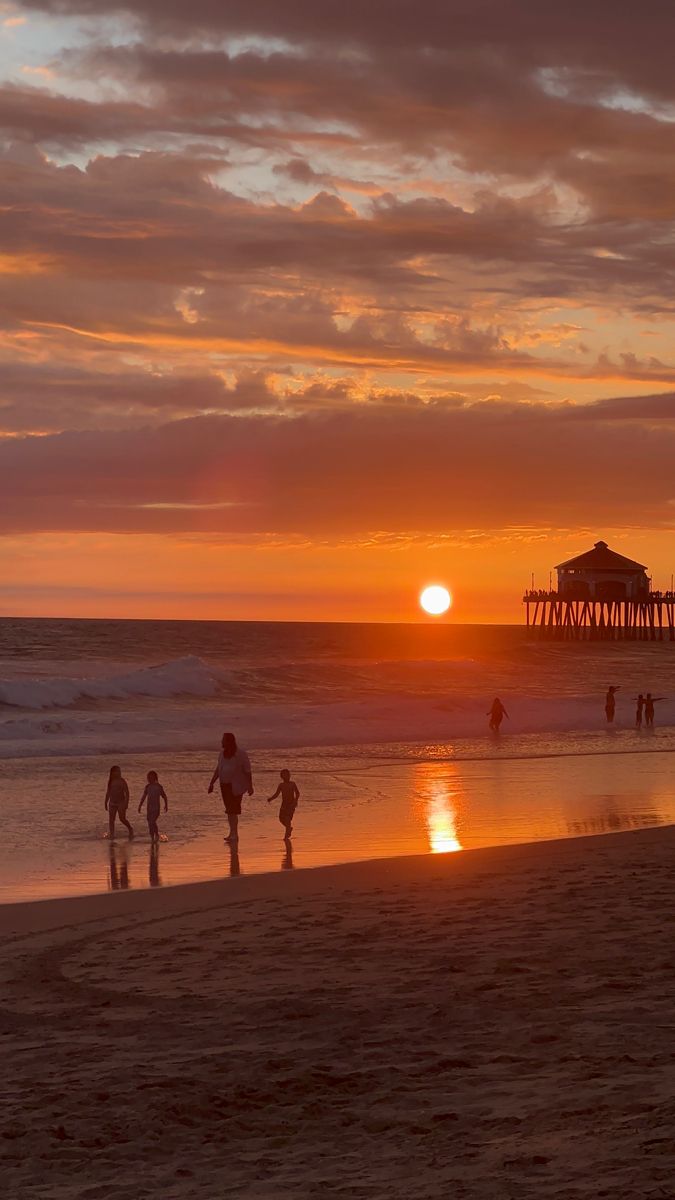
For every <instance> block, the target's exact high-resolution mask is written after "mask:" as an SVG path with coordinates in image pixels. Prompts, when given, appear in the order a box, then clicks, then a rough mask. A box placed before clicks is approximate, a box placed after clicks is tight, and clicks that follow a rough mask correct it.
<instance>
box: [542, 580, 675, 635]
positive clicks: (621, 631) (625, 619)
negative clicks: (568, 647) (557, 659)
mask: <svg viewBox="0 0 675 1200" xmlns="http://www.w3.org/2000/svg"><path fill="white" fill-rule="evenodd" d="M523 604H524V605H525V612H526V621H527V628H528V629H531V630H532V632H533V633H534V634H535V635H536V636H537V637H541V638H546V639H551V640H553V641H573V642H584V641H591V642H595V641H642V642H662V641H664V640H665V641H670V642H674V641H675V592H648V593H646V594H645V595H644V596H641V597H639V598H638V599H635V600H625V599H624V600H590V599H574V598H573V597H570V596H561V595H560V593H559V592H543V591H530V592H526V593H525V595H524V596H523Z"/></svg>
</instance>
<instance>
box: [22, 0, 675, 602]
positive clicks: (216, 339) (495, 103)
mask: <svg viewBox="0 0 675 1200" xmlns="http://www.w3.org/2000/svg"><path fill="white" fill-rule="evenodd" d="M672 31H673V17H672V9H671V7H670V6H669V5H668V4H664V3H663V2H662V0H643V2H642V3H641V4H640V6H639V19H636V10H635V9H634V7H633V6H631V5H617V4H616V2H615V0H612V2H610V0H584V3H581V2H580V0H568V3H566V4H564V5H563V4H549V3H542V2H541V0H536V2H535V0H531V2H528V0H414V2H412V0H358V3H357V2H356V0H190V3H186V2H185V0H134V3H133V4H130V5H129V6H125V5H124V4H116V3H115V2H114V0H107V2H106V0H26V2H25V3H22V4H20V3H12V2H7V0H4V2H0V84H1V86H0V126H1V133H0V220H1V229H2V243H1V245H0V296H1V299H0V304H1V309H2V318H1V319H2V337H1V341H0V614H6V615H10V614H11V615H21V614H25V615H73V616H87V615H91V616H150V617H152V616H157V617H195V618H196V617H209V618H214V617H216V618H217V617H222V618H238V619H239V618H241V619H246V618H255V619H258V618H265V619H267V618H271V619H273V618H279V619H321V620H324V619H336V620H343V619H346V620H351V619H365V620H370V619H374V620H390V619H396V620H416V619H419V616H420V614H419V609H418V607H417V594H418V591H419V589H420V587H421V586H422V585H423V584H425V583H428V582H441V583H445V584H447V585H448V586H449V587H450V588H451V589H452V591H453V592H454V595H455V606H454V609H453V615H452V618H451V619H453V620H456V621H473V620H476V621H486V620H507V621H518V620H520V619H521V611H520V609H521V605H520V599H521V596H522V592H523V588H524V586H525V585H526V584H527V583H528V582H529V580H530V577H531V573H532V572H535V578H536V583H537V584H538V585H539V586H546V585H547V584H548V573H549V569H550V568H551V567H553V566H554V564H555V563H557V562H559V561H560V560H561V559H563V558H568V557H570V556H571V555H573V554H576V553H578V552H581V551H583V550H586V549H588V548H589V547H590V546H591V545H592V543H593V542H594V541H596V540H597V539H598V538H604V539H605V540H606V541H608V542H609V543H610V545H611V546H613V547H614V548H615V549H617V550H619V551H620V552H621V553H624V554H628V555H630V557H632V558H637V559H638V560H639V561H641V562H645V563H646V564H647V565H648V566H649V568H650V570H651V571H652V574H653V576H654V581H655V585H656V586H661V587H666V586H669V583H670V575H671V572H672V571H673V570H674V569H675V539H674V537H673V524H674V522H675V466H674V464H675V341H674V339H673V310H674V308H675V240H674V233H675V220H674V218H675V72H674V71H673V65H672V56H673V46H672Z"/></svg>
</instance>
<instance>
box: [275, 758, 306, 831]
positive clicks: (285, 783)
mask: <svg viewBox="0 0 675 1200" xmlns="http://www.w3.org/2000/svg"><path fill="white" fill-rule="evenodd" d="M279 774H280V776H281V783H280V784H279V786H278V788H277V790H276V792H275V793H274V795H273V796H269V797H268V800H267V803H268V804H271V803H272V801H273V800H276V798H277V796H281V808H280V809H279V820H280V821H281V824H282V825H283V827H284V829H285V830H286V832H285V833H284V841H285V842H288V841H290V837H291V834H292V832H293V817H294V815H295V810H296V808H297V806H298V800H299V798H300V789H299V788H298V785H297V783H295V781H294V780H293V779H291V773H290V771H287V770H286V769H285V768H284V770H283V771H280V772H279Z"/></svg>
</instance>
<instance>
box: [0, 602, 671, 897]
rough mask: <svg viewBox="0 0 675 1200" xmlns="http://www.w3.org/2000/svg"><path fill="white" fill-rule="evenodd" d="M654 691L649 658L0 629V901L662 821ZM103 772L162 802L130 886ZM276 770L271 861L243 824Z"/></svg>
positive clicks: (461, 635)
mask: <svg viewBox="0 0 675 1200" xmlns="http://www.w3.org/2000/svg"><path fill="white" fill-rule="evenodd" d="M674 670H675V644H671V643H668V642H663V643H648V642H627V643H620V642H616V643H593V644H590V643H571V644H565V643H542V642H537V641H533V640H532V638H531V635H528V633H527V631H526V630H525V629H524V628H521V627H517V626H458V625H451V624H443V623H442V624H431V623H429V624H424V625H422V624H420V625H373V624H368V625H366V624H362V625H360V624H281V623H273V622H265V623H255V622H251V623H239V622H204V621H102V620H42V619H31V620H24V619H12V618H4V619H0V758H1V759H2V770H1V774H0V778H1V779H2V783H1V785H0V801H1V802H2V805H3V838H2V842H1V843H0V901H7V900H14V899H20V898H38V897H48V896H54V895H65V894H71V893H73V892H87V891H97V890H101V889H102V888H105V887H115V886H147V885H148V884H149V885H151V886H153V885H157V884H158V883H161V882H167V883H172V882H180V881H184V880H187V879H198V878H212V877H214V875H215V876H217V875H220V874H229V873H234V874H237V873H238V872H241V871H252V870H268V869H275V870H276V869H280V868H281V867H283V869H290V868H291V867H296V866H303V865H306V866H313V865H319V864H320V863H321V864H322V863H327V862H337V861H346V860H347V859H352V858H357V857H374V856H379V855H382V854H390V853H391V854H394V853H415V852H422V851H425V850H434V849H435V850H438V849H439V848H445V849H446V850H447V849H450V850H452V849H458V848H460V846H461V847H470V846H473V845H486V844H491V843H496V842H499V841H514V840H533V839H536V838H538V837H549V836H554V837H555V836H569V835H570V834H574V833H578V832H584V831H585V832H603V831H605V830H606V829H611V828H623V827H630V826H632V825H640V824H658V823H660V822H664V821H669V820H670V819H671V818H672V813H671V801H670V791H671V787H672V784H671V776H672V758H671V755H672V752H673V750H675V688H673V679H674V674H673V673H674ZM610 684H614V685H617V686H619V687H620V689H621V690H620V691H619V692H618V695H617V716H616V722H615V724H614V726H613V727H611V728H608V727H607V724H606V721H605V715H604V694H605V691H606V689H607V687H608V686H609V685H610ZM638 691H642V692H646V691H651V692H652V693H653V694H654V695H656V696H662V697H664V699H662V700H660V701H659V703H658V704H657V724H656V728H655V729H653V730H646V729H643V730H642V731H639V732H638V731H636V730H635V728H634V709H635V705H634V702H633V697H634V696H635V695H636V694H637V692H638ZM495 696H499V697H500V698H501V700H502V701H503V703H504V704H505V706H506V709H507V711H508V714H509V716H508V719H507V720H505V722H504V725H503V727H502V733H501V734H500V735H499V736H498V737H496V736H495V735H493V734H490V733H489V731H488V729H487V723H488V719H487V715H486V714H487V710H488V708H489V705H490V704H491V702H492V700H493V699H494V697H495ZM224 729H232V730H233V731H234V732H235V734H236V735H237V738H238V739H239V741H240V743H241V744H242V745H244V746H245V747H246V748H247V749H248V750H249V752H250V754H251V757H252V760H253V765H254V771H255V776H256V784H257V786H256V795H255V797H254V798H253V799H252V800H250V801H248V802H247V803H246V805H245V813H244V820H243V822H242V837H241V841H240V848H239V853H238V855H236V856H235V859H236V861H234V862H232V861H230V858H229V857H228V856H229V851H226V849H225V848H224V847H223V842H222V834H223V828H222V825H223V819H222V810H221V809H220V808H219V804H220V801H219V799H218V798H217V797H215V796H211V797H208V796H206V785H207V783H208V777H209V775H210V772H211V770H212V769H213V765H214V762H215V757H216V754H217V750H218V746H219V742H220V737H221V735H222V732H223V730H224ZM113 762H118V763H119V764H120V765H121V766H122V768H123V771H124V773H125V775H126V777H127V778H128V779H129V783H130V786H131V789H132V797H135V796H140V793H141V791H142V786H143V782H144V778H145V773H146V772H147V770H148V769H151V768H152V769H155V770H158V771H159V774H160V778H161V779H162V782H163V783H164V785H165V787H166V788H167V791H168V793H169V796H170V812H169V815H168V817H167V818H166V820H164V821H163V827H164V829H165V836H166V837H167V839H168V840H167V841H166V842H165V843H163V844H162V846H161V847H160V851H159V855H155V859H157V858H160V859H161V862H162V868H161V870H159V869H158V867H157V862H156V861H155V863H154V864H153V862H152V861H151V860H149V861H148V863H147V864H146V863H143V865H138V864H139V863H141V860H142V859H143V856H144V855H146V852H148V853H149V850H148V846H147V844H146V843H147V833H146V832H145V830H144V827H143V821H142V819H141V821H140V824H139V826H138V832H139V834H141V835H143V836H142V837H141V836H139V838H138V839H137V841H135V842H134V844H133V846H132V847H128V846H126V845H125V844H124V843H123V842H122V841H121V840H118V841H116V842H115V843H114V845H113V846H112V847H111V846H109V845H108V844H107V843H106V840H105V837H104V834H105V813H104V812H103V804H102V801H103V796H104V793H105V783H106V780H107V772H108V768H109V766H110V765H111V764H112V763H113ZM283 766H288V767H289V768H291V770H292V771H293V773H294V777H295V778H296V779H297V781H298V783H299V786H300V789H301V793H302V799H301V806H300V809H299V815H298V822H297V824H296V828H297V836H294V843H293V848H292V853H291V854H290V861H289V853H288V851H287V848H286V847H284V846H283V844H282V843H281V830H280V827H279V826H278V824H277V823H276V817H275V814H274V812H273V810H272V809H271V808H270V807H269V806H267V805H266V804H265V803H264V800H265V798H266V796H267V794H271V793H272V792H273V791H274V789H275V787H276V783H277V779H278V771H279V769H280V768H281V767H283ZM263 793H264V794H263ZM146 856H147V855H146ZM131 858H133V859H135V861H136V863H137V865H136V867H134V868H133V869H132V867H131V865H130V859H131ZM118 859H119V860H120V861H119V862H118V861H117V860H118ZM120 881H122V882H120Z"/></svg>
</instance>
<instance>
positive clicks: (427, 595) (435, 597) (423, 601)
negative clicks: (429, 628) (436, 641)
mask: <svg viewBox="0 0 675 1200" xmlns="http://www.w3.org/2000/svg"><path fill="white" fill-rule="evenodd" d="M451 604H452V596H451V595H450V592H449V591H448V589H447V588H445V587H441V586H440V584H432V585H431V586H430V587H426V588H425V589H424V591H423V592H422V593H421V595H420V605H421V607H422V608H423V609H424V611H425V613H428V614H429V616H430V617H440V616H442V615H443V613H446V612H447V611H448V609H449V608H450V605H451Z"/></svg>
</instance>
